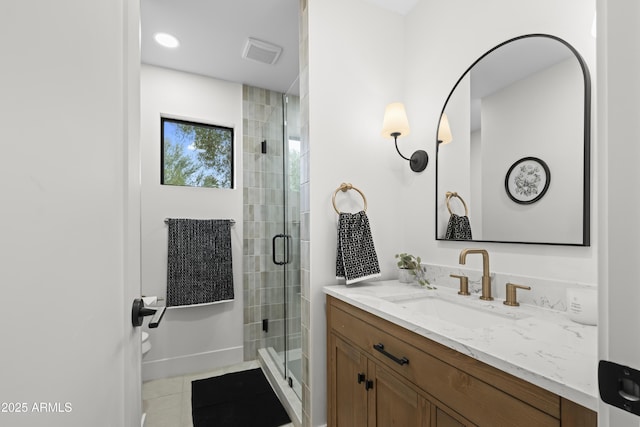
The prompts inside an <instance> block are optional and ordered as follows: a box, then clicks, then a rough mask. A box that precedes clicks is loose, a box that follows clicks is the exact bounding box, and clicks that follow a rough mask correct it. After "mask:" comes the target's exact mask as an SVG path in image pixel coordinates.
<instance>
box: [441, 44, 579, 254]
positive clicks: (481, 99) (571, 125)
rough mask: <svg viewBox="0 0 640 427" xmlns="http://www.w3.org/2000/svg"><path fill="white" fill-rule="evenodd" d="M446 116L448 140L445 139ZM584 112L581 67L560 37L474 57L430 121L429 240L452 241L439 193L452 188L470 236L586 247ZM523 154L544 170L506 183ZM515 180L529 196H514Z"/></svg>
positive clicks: (448, 218) (480, 239)
mask: <svg viewBox="0 0 640 427" xmlns="http://www.w3.org/2000/svg"><path fill="white" fill-rule="evenodd" d="M444 117H446V118H447V121H448V125H449V129H450V134H451V137H443V131H444V130H445V127H446V126H445V123H446V121H445V120H444ZM590 117H591V79H590V76H589V70H588V69H587V66H586V63H585V61H584V59H583V58H582V57H581V56H580V54H579V53H578V52H577V51H576V49H574V48H573V47H572V46H571V45H570V44H569V43H567V42H566V41H564V40H562V39H560V38H558V37H555V36H551V35H547V34H528V35H524V36H520V37H516V38H513V39H510V40H507V41H505V42H504V43H501V44H499V45H498V46H495V47H494V48H492V49H490V50H489V51H488V52H487V53H485V54H484V55H482V56H481V57H480V58H478V59H477V60H476V61H475V62H473V64H471V66H470V67H469V68H468V69H467V70H466V71H465V72H464V73H463V74H462V76H461V77H460V78H459V79H458V81H457V82H456V84H455V85H454V87H453V89H452V90H451V92H450V94H449V96H448V97H447V100H446V101H445V104H444V106H443V108H442V114H441V116H440V122H439V124H438V129H439V130H440V132H439V136H438V137H437V139H439V140H440V141H438V142H436V145H437V149H436V240H450V239H447V238H446V236H447V233H446V230H447V226H448V225H449V223H450V222H451V221H452V220H454V219H455V218H454V215H452V212H450V210H449V209H447V206H446V194H447V192H454V193H456V194H457V195H458V196H459V197H461V198H462V199H463V200H465V201H466V204H467V206H468V220H469V224H470V227H471V233H470V234H471V235H472V237H473V239H472V240H471V241H477V242H504V243H533V244H550V245H570V246H589V244H590V215H589V210H590V199H589V194H590V161H591V160H590V132H591V120H590ZM441 125H442V128H443V129H440V127H441ZM444 133H446V132H444ZM442 141H444V142H442ZM449 141H450V142H449ZM525 158H535V159H538V160H540V161H542V163H544V165H545V168H537V169H536V168H535V165H534V167H531V168H530V169H528V170H526V171H525V170H524V169H523V172H522V173H520V174H519V175H517V179H519V180H521V181H519V182H515V183H513V187H512V189H511V190H509V185H508V181H509V179H512V180H516V178H513V177H511V178H510V176H513V175H514V171H513V169H511V168H512V167H513V166H514V165H516V164H518V162H519V160H522V159H525ZM525 166H526V167H529V165H523V166H522V167H523V168H524V167H525ZM545 175H548V176H550V175H552V176H553V180H551V181H550V182H548V181H546V180H545V178H546V176H545ZM523 182H524V184H522V183H523ZM517 185H525V187H526V191H527V192H528V194H527V195H526V197H525V196H522V200H533V202H527V203H521V202H518V200H520V199H519V197H521V196H516V193H517V192H518V191H522V190H521V189H518V188H517ZM543 185H544V187H542V186H543ZM538 186H540V188H538ZM543 190H544V193H543V195H544V197H537V196H538V194H539V193H540V192H541V191H543ZM509 192H511V194H509ZM453 213H455V214H457V215H464V211H461V212H453ZM463 234H464V233H463Z"/></svg>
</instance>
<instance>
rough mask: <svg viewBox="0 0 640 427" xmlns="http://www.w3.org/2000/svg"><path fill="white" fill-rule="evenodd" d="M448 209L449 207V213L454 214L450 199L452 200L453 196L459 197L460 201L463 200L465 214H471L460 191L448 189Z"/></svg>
mask: <svg viewBox="0 0 640 427" xmlns="http://www.w3.org/2000/svg"><path fill="white" fill-rule="evenodd" d="M446 194H447V209H449V213H450V214H451V215H453V212H452V211H451V206H450V205H449V201H450V200H451V198H452V197H457V198H458V199H460V201H461V202H462V205H463V206H464V216H469V209H467V204H466V203H465V202H464V200H462V197H460V196H459V195H458V193H456V192H455V191H447V193H446Z"/></svg>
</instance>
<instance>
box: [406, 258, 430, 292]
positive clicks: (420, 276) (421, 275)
mask: <svg viewBox="0 0 640 427" xmlns="http://www.w3.org/2000/svg"><path fill="white" fill-rule="evenodd" d="M396 259H397V260H398V262H397V265H398V268H399V269H400V275H399V278H398V280H399V281H400V282H402V283H413V281H414V280H416V281H417V282H418V283H419V284H420V286H422V287H423V288H427V289H435V287H434V286H431V284H430V283H429V281H428V280H427V278H426V276H425V272H424V270H423V269H422V265H420V262H421V261H422V260H421V259H420V257H419V256H418V257H416V256H413V255H411V254H407V253H401V254H396Z"/></svg>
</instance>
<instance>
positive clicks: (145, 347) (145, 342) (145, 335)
mask: <svg viewBox="0 0 640 427" xmlns="http://www.w3.org/2000/svg"><path fill="white" fill-rule="evenodd" d="M149 350H151V343H150V342H149V332H145V331H142V356H143V357H144V355H145V354H147V353H148V352H149Z"/></svg>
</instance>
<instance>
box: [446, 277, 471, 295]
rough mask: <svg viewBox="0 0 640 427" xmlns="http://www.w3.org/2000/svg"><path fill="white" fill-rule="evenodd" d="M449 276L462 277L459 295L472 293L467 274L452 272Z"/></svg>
mask: <svg viewBox="0 0 640 427" xmlns="http://www.w3.org/2000/svg"><path fill="white" fill-rule="evenodd" d="M449 276H450V277H455V278H456V279H460V290H459V291H458V295H471V294H470V293H469V278H468V277H467V276H460V275H458V274H450V275H449Z"/></svg>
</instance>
